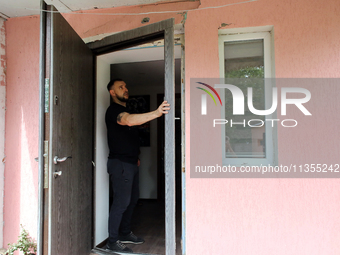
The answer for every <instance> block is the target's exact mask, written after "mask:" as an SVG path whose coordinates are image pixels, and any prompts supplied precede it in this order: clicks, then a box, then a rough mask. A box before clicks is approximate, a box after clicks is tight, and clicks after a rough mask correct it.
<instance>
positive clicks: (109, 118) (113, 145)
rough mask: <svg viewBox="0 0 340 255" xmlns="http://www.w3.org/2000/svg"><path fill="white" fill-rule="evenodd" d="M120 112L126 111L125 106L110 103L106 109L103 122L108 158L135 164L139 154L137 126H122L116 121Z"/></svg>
mask: <svg viewBox="0 0 340 255" xmlns="http://www.w3.org/2000/svg"><path fill="white" fill-rule="evenodd" d="M121 112H128V110H127V108H126V107H124V106H122V105H120V104H116V103H114V102H113V103H112V104H111V105H110V106H109V108H107V110H106V114H105V122H106V128H107V140H108V144H109V149H110V154H109V158H110V159H120V160H121V161H123V162H128V163H132V164H137V161H138V154H139V143H140V141H139V135H138V128H137V126H135V127H129V126H122V125H119V124H118V123H117V116H118V115H119V114H120V113H121Z"/></svg>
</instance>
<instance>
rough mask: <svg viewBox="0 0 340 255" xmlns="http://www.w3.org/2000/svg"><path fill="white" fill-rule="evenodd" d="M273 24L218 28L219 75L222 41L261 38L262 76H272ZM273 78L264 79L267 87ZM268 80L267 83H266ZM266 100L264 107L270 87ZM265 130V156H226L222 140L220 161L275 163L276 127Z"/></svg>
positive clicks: (221, 61) (222, 96)
mask: <svg viewBox="0 0 340 255" xmlns="http://www.w3.org/2000/svg"><path fill="white" fill-rule="evenodd" d="M272 30H273V26H264V27H252V28H235V29H234V28H233V29H224V30H219V66H220V77H224V69H225V67H224V42H227V41H244V40H254V39H263V43H264V68H265V70H264V76H265V78H274V74H275V73H274V72H273V70H274V63H275V62H274V59H273V56H272V53H273V47H272V45H273V38H272V33H271V32H272ZM272 81H273V80H270V79H268V80H266V86H267V85H268V86H269V88H271V87H274V86H275V84H274V83H273V82H272ZM268 82H269V83H268ZM265 93H266V96H265V98H266V101H265V106H266V107H265V108H266V109H268V108H269V106H270V105H271V103H272V102H271V89H266V90H265ZM220 94H221V98H222V101H224V98H225V94H224V90H222V91H221V93H220ZM221 118H222V119H224V118H225V109H224V107H223V108H222V111H221ZM267 118H269V119H276V113H275V114H272V115H271V116H268V117H267ZM225 127H226V126H225V125H222V141H225ZM265 132H266V145H265V146H266V158H226V155H225V142H222V162H223V164H224V165H229V164H230V165H234V166H242V165H260V164H271V165H275V164H277V128H275V127H274V128H272V127H269V125H266V126H265Z"/></svg>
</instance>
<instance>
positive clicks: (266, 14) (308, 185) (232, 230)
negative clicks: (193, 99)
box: [185, 0, 340, 255]
mask: <svg viewBox="0 0 340 255" xmlns="http://www.w3.org/2000/svg"><path fill="white" fill-rule="evenodd" d="M222 4H225V1H202V6H201V7H207V6H212V5H215V6H216V5H222ZM338 10H339V4H338V2H337V1H327V3H325V2H320V1H266V0H264V1H257V2H252V3H248V4H243V5H235V6H232V7H226V8H222V9H218V10H206V11H201V12H199V11H197V12H189V14H188V20H187V23H186V27H185V43H186V77H187V79H186V87H187V89H186V92H188V91H189V86H190V78H199V77H202V78H203V77H219V62H218V47H217V45H218V41H217V40H218V34H217V28H218V27H219V26H220V24H221V23H232V25H230V28H235V27H254V26H265V25H274V44H275V68H276V77H314V78H315V77H339V76H340V72H339V67H340V62H339V61H340V60H339V59H340V55H339V50H338V49H339V46H340V43H339V42H340V41H339V38H340V30H339V29H338V28H337V27H338V26H337V23H338V22H339V21H340V18H339V15H338V14H337V13H338ZM207 63H209V64H207ZM322 92H323V91H322V89H321V90H319V93H322ZM314 95H315V94H314ZM189 102H190V95H189V93H186V104H187V105H186V109H187V111H186V123H187V127H186V131H187V132H186V134H187V137H186V144H187V145H188V144H190V139H195V137H191V136H190V132H189V131H190V121H189V112H190V110H188V108H189V107H190V103H189ZM338 109H339V108H338ZM319 113H320V112H319ZM333 116H334V115H333ZM335 126H338V125H336V124H334V125H333V127H335ZM333 129H334V128H333ZM281 131H282V130H281ZM302 132H304V131H302ZM218 133H219V132H218ZM322 134H323V137H322V139H319V140H317V141H315V143H311V142H309V143H308V146H304V147H303V148H301V149H302V150H300V151H298V150H296V149H295V148H294V147H293V148H292V146H291V144H296V141H301V142H305V145H306V141H309V140H308V137H307V139H306V138H305V137H304V138H303V139H305V140H303V139H301V137H300V138H299V136H298V137H297V139H298V140H295V141H294V140H293V143H292V139H296V136H294V137H290V138H289V136H287V135H286V134H285V133H282V132H279V134H278V135H279V153H280V152H286V151H289V155H290V156H291V157H293V158H292V160H297V161H299V157H302V158H303V159H306V160H308V161H306V162H304V163H312V162H314V161H315V160H318V159H315V158H311V156H310V155H315V150H316V149H317V148H316V147H317V146H315V144H318V145H321V144H324V143H326V144H327V145H330V144H332V146H330V147H327V146H325V147H326V150H327V152H330V153H331V154H333V156H334V154H337V157H338V156H339V146H338V145H337V144H333V142H332V141H333V140H334V139H335V140H336V141H339V136H338V135H335V137H334V132H323V133H322ZM336 134H337V133H336ZM300 135H301V133H300ZM313 138H314V137H313ZM299 139H300V140H299ZM199 140H200V144H201V145H204V147H205V148H216V147H217V149H216V150H208V151H207V150H205V153H209V154H210V155H209V156H207V157H206V158H207V160H206V161H209V160H210V161H215V163H220V162H221V158H220V154H219V153H221V149H220V148H221V147H220V146H221V140H220V135H218V136H209V137H208V138H204V136H202V137H200V139H199ZM187 148H188V147H187ZM319 149H320V148H319ZM211 151H212V152H211ZM320 151H322V149H320ZM215 153H216V154H217V155H216V154H215ZM284 155H287V154H285V153H284V154H279V162H282V161H285V160H286V159H285V158H282V156H284ZM192 156H194V155H190V150H189V149H187V151H186V160H187V169H188V170H187V182H186V184H187V188H186V191H187V198H186V199H187V200H186V201H187V214H186V215H187V218H186V221H187V254H282V255H283V254H306V255H307V254H308V255H310V254H338V253H339V252H340V246H339V244H338V241H337V240H338V239H339V237H340V235H339V230H340V224H339V223H340V221H339V217H338V212H339V210H340V206H339V203H338V200H339V191H340V188H339V184H340V181H339V179H190V173H189V169H190V164H189V162H190V157H192ZM333 158H334V157H333Z"/></svg>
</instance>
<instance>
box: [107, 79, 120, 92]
mask: <svg viewBox="0 0 340 255" xmlns="http://www.w3.org/2000/svg"><path fill="white" fill-rule="evenodd" d="M116 81H123V80H122V79H120V78H117V79H112V80H111V81H110V82H109V84H107V90H108V91H110V89H111V88H112V86H113V84H114V83H115V82H116Z"/></svg>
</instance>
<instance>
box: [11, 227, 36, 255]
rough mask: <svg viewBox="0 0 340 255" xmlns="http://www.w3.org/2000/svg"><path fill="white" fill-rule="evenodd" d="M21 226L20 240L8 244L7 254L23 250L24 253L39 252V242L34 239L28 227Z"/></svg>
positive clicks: (28, 254)
mask: <svg viewBox="0 0 340 255" xmlns="http://www.w3.org/2000/svg"><path fill="white" fill-rule="evenodd" d="M20 226H21V234H20V236H19V237H18V238H19V239H18V242H17V243H13V244H8V246H9V247H8V250H7V251H6V254H7V255H13V253H14V252H15V251H22V252H23V253H24V255H30V254H35V253H36V252H37V244H36V243H35V242H34V241H33V239H32V237H30V236H29V234H28V232H27V230H26V229H24V228H23V226H22V225H20Z"/></svg>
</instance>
